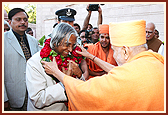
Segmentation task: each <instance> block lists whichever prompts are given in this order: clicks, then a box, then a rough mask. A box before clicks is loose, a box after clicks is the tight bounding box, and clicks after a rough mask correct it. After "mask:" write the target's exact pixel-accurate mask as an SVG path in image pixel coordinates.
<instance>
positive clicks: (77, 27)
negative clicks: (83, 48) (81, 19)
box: [73, 23, 81, 34]
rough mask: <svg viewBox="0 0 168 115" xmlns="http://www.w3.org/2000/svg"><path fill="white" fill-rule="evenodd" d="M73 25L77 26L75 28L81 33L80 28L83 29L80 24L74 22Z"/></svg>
mask: <svg viewBox="0 0 168 115" xmlns="http://www.w3.org/2000/svg"><path fill="white" fill-rule="evenodd" d="M73 27H74V28H75V30H76V31H77V33H78V34H79V32H80V30H81V29H80V26H79V24H77V23H74V25H73Z"/></svg>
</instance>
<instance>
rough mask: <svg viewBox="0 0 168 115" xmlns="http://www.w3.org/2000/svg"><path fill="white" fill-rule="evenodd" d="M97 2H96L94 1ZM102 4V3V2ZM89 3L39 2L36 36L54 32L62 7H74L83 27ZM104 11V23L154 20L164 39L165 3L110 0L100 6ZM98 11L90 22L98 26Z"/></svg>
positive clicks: (77, 21)
mask: <svg viewBox="0 0 168 115" xmlns="http://www.w3.org/2000/svg"><path fill="white" fill-rule="evenodd" d="M94 4H95V3H94ZM100 4H102V3H100ZM86 6H87V4H79V3H69V4H68V3H66V4H65V3H64V4H58V3H53V4H51V3H50V4H46V3H45V4H37V12H36V13H37V17H36V38H37V39H40V38H41V37H42V36H43V35H48V34H50V33H51V32H52V29H53V28H52V27H53V25H54V24H55V22H56V20H55V18H56V15H55V11H57V10H59V9H62V8H68V7H70V8H73V9H75V10H76V11H77V15H76V16H75V22H76V23H78V24H79V25H80V26H81V27H82V26H83V21H84V19H85V17H86V15H87V11H86ZM100 7H101V8H102V11H103V24H109V22H122V21H130V20H139V19H144V20H146V22H147V23H148V22H153V23H155V25H156V29H158V30H159V34H160V37H159V39H161V40H162V41H164V33H165V32H164V31H165V30H164V24H166V23H165V22H164V21H165V20H164V19H165V11H164V10H165V7H166V6H165V3H160V2H158V3H145V4H144V3H131V2H127V3H122V2H120V3H115V2H110V3H108V4H105V5H104V6H100ZM97 17H98V12H97V11H94V12H92V16H91V19H90V23H91V24H92V25H93V26H97Z"/></svg>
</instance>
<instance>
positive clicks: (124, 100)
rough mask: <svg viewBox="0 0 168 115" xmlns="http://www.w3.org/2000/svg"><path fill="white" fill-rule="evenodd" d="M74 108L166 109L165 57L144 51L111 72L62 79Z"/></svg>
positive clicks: (106, 109)
mask: <svg viewBox="0 0 168 115" xmlns="http://www.w3.org/2000/svg"><path fill="white" fill-rule="evenodd" d="M63 83H64V85H65V89H66V92H67V96H68V99H69V104H70V105H69V110H72V111H163V110H164V58H163V56H161V55H160V54H158V53H155V52H152V51H144V52H141V53H139V54H137V55H136V56H134V57H133V58H132V59H130V60H129V61H128V62H127V63H125V64H123V65H122V66H117V67H115V68H113V69H112V70H111V71H110V72H109V73H108V74H105V75H103V76H101V77H94V78H92V79H90V80H88V81H85V82H84V81H81V80H77V79H74V78H72V77H70V76H67V75H65V76H64V79H63Z"/></svg>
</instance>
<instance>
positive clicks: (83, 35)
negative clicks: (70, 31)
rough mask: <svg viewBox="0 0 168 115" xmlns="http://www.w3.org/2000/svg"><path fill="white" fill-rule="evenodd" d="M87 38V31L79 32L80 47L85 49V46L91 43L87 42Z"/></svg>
mask: <svg viewBox="0 0 168 115" xmlns="http://www.w3.org/2000/svg"><path fill="white" fill-rule="evenodd" d="M88 36H89V32H88V31H87V30H81V31H80V32H79V37H80V39H81V42H82V45H81V46H82V47H85V45H86V44H88V43H92V42H91V41H90V40H89V38H88Z"/></svg>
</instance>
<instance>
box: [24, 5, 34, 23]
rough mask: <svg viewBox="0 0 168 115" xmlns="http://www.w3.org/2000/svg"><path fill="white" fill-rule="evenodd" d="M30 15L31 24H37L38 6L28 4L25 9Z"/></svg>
mask: <svg viewBox="0 0 168 115" xmlns="http://www.w3.org/2000/svg"><path fill="white" fill-rule="evenodd" d="M24 9H25V10H26V12H27V14H28V15H29V20H28V21H29V23H33V24H36V5H35V4H28V5H27V6H25V8H24Z"/></svg>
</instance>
